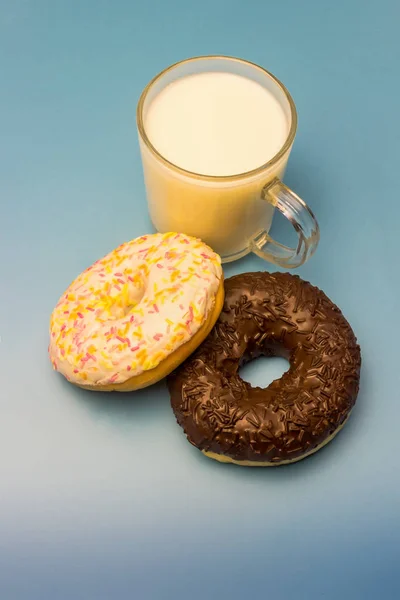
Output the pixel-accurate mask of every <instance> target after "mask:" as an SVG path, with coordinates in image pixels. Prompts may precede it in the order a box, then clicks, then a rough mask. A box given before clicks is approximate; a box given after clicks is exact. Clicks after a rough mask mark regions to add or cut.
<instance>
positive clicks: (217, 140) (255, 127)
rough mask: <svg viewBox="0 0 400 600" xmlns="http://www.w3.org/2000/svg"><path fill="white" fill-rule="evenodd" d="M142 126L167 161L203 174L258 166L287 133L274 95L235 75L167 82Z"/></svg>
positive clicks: (272, 154) (191, 76)
mask: <svg viewBox="0 0 400 600" xmlns="http://www.w3.org/2000/svg"><path fill="white" fill-rule="evenodd" d="M145 128H146V132H147V135H148V137H149V139H150V141H151V142H152V144H153V146H154V147H155V148H156V149H157V150H158V152H160V154H162V155H163V156H164V157H165V158H166V159H167V160H169V161H170V162H172V163H174V164H175V165H177V166H178V167H181V168H183V169H186V170H188V171H192V172H194V173H202V174H204V175H236V174H238V173H245V172H246V171H251V170H252V169H256V168H257V167H260V166H261V165H263V164H264V163H266V162H268V161H269V160H270V159H271V158H272V157H273V156H274V155H275V154H276V153H277V152H278V150H279V149H280V148H281V147H282V146H283V144H284V142H285V139H286V137H287V135H288V122H287V119H286V115H285V113H284V111H283V108H282V107H281V105H280V104H279V102H278V100H277V99H276V98H275V96H273V95H272V93H271V92H270V91H269V90H267V89H265V88H264V87H262V86H261V85H260V84H259V83H257V82H255V81H252V80H251V79H247V78H246V77H242V76H241V75H236V74H234V73H199V74H197V75H190V76H188V77H184V78H183V79H178V80H177V81H175V82H173V83H171V84H169V85H168V86H167V87H166V88H164V89H163V90H162V91H161V92H160V93H159V94H158V95H157V96H156V98H155V99H154V100H153V101H152V102H151V104H150V106H149V109H148V111H147V114H146V118H145Z"/></svg>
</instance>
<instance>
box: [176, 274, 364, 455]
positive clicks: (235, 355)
mask: <svg viewBox="0 0 400 600" xmlns="http://www.w3.org/2000/svg"><path fill="white" fill-rule="evenodd" d="M262 355H263V356H283V357H285V358H287V359H288V360H289V362H290V368H289V370H288V371H287V372H286V373H285V374H284V375H283V376H282V377H281V378H280V379H278V380H276V381H274V382H272V383H271V384H270V385H269V386H268V387H267V388H265V389H262V388H259V387H252V386H251V384H250V383H248V382H245V381H243V380H242V379H241V377H240V375H239V372H238V371H239V369H240V366H241V365H243V364H245V363H246V362H248V361H250V360H252V359H255V358H257V357H259V356H262ZM360 368H361V354H360V348H359V346H358V344H357V340H356V337H355V335H354V333H353V331H352V329H351V327H350V325H349V323H348V322H347V320H346V319H345V317H344V316H343V314H342V313H341V311H340V309H339V308H338V307H337V306H336V305H335V304H334V303H333V302H331V301H330V299H329V298H328V297H327V296H326V295H325V294H324V293H323V292H322V291H321V290H319V289H318V288H316V287H314V286H312V285H311V284H310V283H308V282H305V281H302V280H301V279H300V278H299V277H298V276H295V275H291V274H288V273H273V274H269V273H245V274H242V275H237V276H234V277H231V278H230V279H227V280H226V281H225V303H224V308H223V310H222V313H221V315H220V318H219V320H218V321H217V323H216V325H215V327H214V329H213V331H212V332H211V334H210V335H209V337H208V338H207V339H206V341H205V342H204V343H203V344H202V345H201V346H200V348H198V350H197V351H196V352H195V353H194V354H193V355H192V356H191V357H189V359H188V360H187V361H186V362H185V363H183V365H181V367H180V368H178V369H177V370H176V371H175V372H174V373H173V374H171V375H170V377H169V378H168V386H169V390H170V394H171V404H172V408H173V410H174V413H175V415H176V418H177V421H178V423H179V424H180V425H181V426H182V427H183V429H184V431H185V433H186V435H187V438H188V440H189V441H190V442H191V443H192V444H193V445H195V446H196V447H198V448H199V449H200V450H202V451H204V452H211V453H215V454H218V455H224V456H227V457H230V458H232V459H233V460H235V461H251V462H257V461H258V462H264V463H274V464H277V463H281V462H282V463H284V462H288V461H289V462H291V461H294V460H298V459H299V458H301V457H302V456H303V455H306V454H310V453H311V452H312V450H313V449H316V448H318V447H319V446H321V445H322V444H323V443H324V442H325V441H326V440H328V438H330V437H331V436H332V434H333V433H334V432H335V431H336V430H337V429H338V428H340V427H341V425H342V424H343V423H344V422H345V420H346V418H347V416H348V415H349V413H350V411H351V409H352V408H353V406H354V404H355V402H356V398H357V394H358V390H359V379H360Z"/></svg>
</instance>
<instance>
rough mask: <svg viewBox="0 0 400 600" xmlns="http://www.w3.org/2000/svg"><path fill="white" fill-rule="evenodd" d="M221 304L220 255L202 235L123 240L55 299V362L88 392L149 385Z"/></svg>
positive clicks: (199, 336)
mask: <svg viewBox="0 0 400 600" xmlns="http://www.w3.org/2000/svg"><path fill="white" fill-rule="evenodd" d="M222 301H223V274H222V268H221V260H220V257H219V256H218V255H217V254H215V253H214V252H213V251H212V250H211V249H210V248H209V247H208V246H206V245H205V244H204V243H203V242H201V241H200V240H198V239H195V238H192V237H189V236H187V235H183V234H179V233H166V234H154V235H145V236H142V237H139V238H137V239H135V240H132V241H130V242H127V243H124V244H121V245H120V246H119V247H118V248H116V249H115V250H113V251H112V252H110V253H109V254H107V255H106V256H105V257H104V258H102V259H100V260H98V261H96V262H95V263H94V264H93V265H92V266H91V267H89V268H88V269H86V270H85V271H84V272H83V273H81V275H79V277H77V279H75V281H74V282H73V283H72V284H71V285H70V286H69V288H68V289H67V290H66V292H65V293H64V294H63V295H62V296H61V298H60V300H59V301H58V303H57V305H56V307H55V309H54V311H53V313H52V315H51V319H50V345H49V355H50V358H51V361H52V364H53V367H54V369H55V370H57V371H59V372H60V373H61V374H62V375H64V376H65V377H66V378H67V379H68V380H69V381H71V382H72V383H74V384H77V385H80V386H82V387H89V388H91V389H102V388H104V389H107V390H108V389H121V391H128V390H131V389H137V388H138V387H144V386H145V385H149V384H150V383H153V382H154V381H156V380H158V379H160V378H161V377H163V376H165V375H166V374H167V373H168V372H170V371H171V370H172V369H173V368H175V367H176V366H177V364H179V363H180V362H182V361H183V360H184V359H185V358H186V357H187V356H188V354H189V353H191V352H192V351H193V350H194V349H195V348H196V347H197V346H198V345H199V344H200V343H201V341H202V340H203V339H204V338H205V337H206V335H207V334H208V332H209V331H210V329H211V328H212V326H213V325H214V323H215V321H216V319H217V318H218V316H219V313H220V311H221V307H222ZM194 342H195V343H194ZM163 363H164V364H163Z"/></svg>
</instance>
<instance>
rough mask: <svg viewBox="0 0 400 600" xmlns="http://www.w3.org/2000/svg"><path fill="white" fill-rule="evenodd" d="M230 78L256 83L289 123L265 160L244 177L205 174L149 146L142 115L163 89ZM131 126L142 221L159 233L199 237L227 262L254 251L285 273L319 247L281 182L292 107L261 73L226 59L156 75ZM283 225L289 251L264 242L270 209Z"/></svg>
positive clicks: (309, 219)
mask: <svg viewBox="0 0 400 600" xmlns="http://www.w3.org/2000/svg"><path fill="white" fill-rule="evenodd" d="M208 72H224V73H233V74H237V75H241V76H244V77H246V78H248V79H251V80H253V81H256V82H257V83H258V84H261V85H262V86H263V87H264V88H266V89H267V90H268V91H269V92H270V93H272V94H273V95H274V97H275V98H276V99H277V100H278V102H279V103H280V105H281V107H282V108H283V110H284V112H285V115H286V117H287V119H288V122H289V133H288V136H287V139H286V141H285V143H284V144H283V146H282V147H281V149H280V150H279V151H278V152H277V154H275V156H273V158H272V159H271V160H269V161H268V162H267V163H265V164H263V165H262V166H260V167H258V168H256V169H253V170H251V171H248V172H246V173H241V174H237V175H236V174H235V175H221V176H219V175H206V174H199V173H194V172H190V171H187V170H185V169H183V168H181V167H180V166H179V165H176V164H173V163H171V162H170V161H169V160H167V159H166V158H165V157H164V156H162V155H161V154H160V153H159V152H158V151H157V149H156V148H155V147H154V146H153V145H152V143H151V141H150V139H149V137H148V135H147V133H146V126H145V122H146V111H147V109H148V107H149V106H150V104H151V102H152V100H153V99H154V98H155V97H156V96H157V94H159V93H160V92H161V91H162V90H163V89H164V88H165V87H166V86H167V85H168V84H170V83H172V82H174V81H176V80H177V79H179V78H184V77H187V76H188V75H193V74H198V73H208ZM137 127H138V135H139V145H140V151H141V156H142V163H143V173H144V180H145V186H146V193H147V200H148V207H149V214H150V218H151V221H152V223H153V225H154V227H155V229H156V230H157V231H158V232H160V233H166V232H168V231H177V232H181V233H185V234H187V235H191V236H194V237H198V238H200V239H202V240H203V241H204V242H205V243H207V244H208V245H209V246H210V247H211V248H212V249H213V250H214V251H215V252H217V253H218V254H219V255H220V256H221V259H222V262H224V263H227V262H231V261H234V260H236V259H239V258H241V257H243V256H245V255H246V254H248V253H249V252H254V253H255V254H257V255H258V256H260V257H262V258H263V259H265V260H267V261H269V262H271V263H275V264H277V265H279V266H281V267H285V268H295V267H298V266H300V265H302V264H303V263H304V262H305V261H306V260H308V258H309V257H310V256H311V255H312V254H313V253H314V251H315V249H316V247H317V245H318V241H319V227H318V223H317V221H316V219H315V217H314V215H313V213H312V211H311V210H310V208H309V207H308V206H307V205H306V204H305V202H304V201H303V200H302V199H301V198H299V196H297V195H296V194H295V193H294V192H292V190H290V189H289V188H288V187H287V186H286V185H285V184H284V183H282V177H283V175H284V172H285V168H286V165H287V161H288V158H289V154H290V151H291V149H292V145H293V141H294V138H295V134H296V128H297V114H296V108H295V105H294V102H293V100H292V98H291V96H290V94H289V92H288V91H287V90H286V88H285V87H284V85H283V84H282V83H281V82H280V81H279V80H278V79H277V78H276V77H275V76H274V75H272V74H271V73H269V72H268V71H266V70H265V69H263V68H261V67H259V66H258V65H255V64H253V63H250V62H248V61H245V60H242V59H238V58H232V57H227V56H204V57H195V58H190V59H187V60H183V61H181V62H178V63H176V64H174V65H172V66H170V67H168V68H167V69H165V70H164V71H162V72H161V73H159V74H158V75H157V76H156V77H154V79H152V80H151V81H150V83H149V84H148V85H147V86H146V87H145V89H144V90H143V92H142V94H141V97H140V99H139V102H138V106H137ZM275 209H278V210H279V211H281V213H283V215H284V216H285V217H286V218H287V219H289V221H290V222H291V224H292V225H293V227H294V229H295V231H296V233H297V235H298V244H297V247H296V248H289V247H287V246H284V245H283V244H280V243H278V242H276V241H275V240H273V239H272V238H271V237H270V236H269V233H268V232H269V229H270V226H271V222H272V217H273V213H274V210H275Z"/></svg>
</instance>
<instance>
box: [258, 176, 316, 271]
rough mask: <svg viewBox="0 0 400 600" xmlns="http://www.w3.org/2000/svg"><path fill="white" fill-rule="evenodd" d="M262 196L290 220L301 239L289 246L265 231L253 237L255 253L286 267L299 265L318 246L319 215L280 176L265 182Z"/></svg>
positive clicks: (290, 267) (291, 267) (292, 267)
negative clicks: (317, 217)
mask: <svg viewBox="0 0 400 600" xmlns="http://www.w3.org/2000/svg"><path fill="white" fill-rule="evenodd" d="M262 196H263V199H264V200H265V201H266V202H269V203H270V204H272V205H273V206H275V207H276V208H277V209H278V210H280V211H281V213H282V214H283V215H284V216H285V217H286V218H287V219H289V221H290V222H291V224H292V225H293V227H294V228H295V230H296V232H297V234H298V236H299V242H298V244H297V248H289V247H288V246H284V245H283V244H280V243H279V242H276V241H275V240H273V239H272V238H271V237H270V236H269V235H268V233H267V232H265V231H264V232H262V233H260V234H259V235H258V236H257V237H256V238H254V239H253V240H252V246H251V250H252V252H254V254H257V255H258V256H260V257H261V258H263V259H264V260H267V261H269V262H271V263H275V264H276V265H279V266H281V267H285V268H286V269H294V268H296V267H300V265H302V264H303V263H305V262H306V260H308V259H309V258H310V256H312V255H313V254H314V252H315V250H316V248H317V246H318V242H319V227H318V223H317V220H316V218H315V217H314V215H313V213H312V211H311V209H310V208H309V207H308V206H307V204H306V203H305V202H304V201H303V200H302V199H301V198H299V196H297V194H295V193H294V192H292V190H291V189H289V188H288V187H287V186H286V185H285V184H284V183H282V182H281V181H280V180H279V179H274V180H273V181H271V182H270V183H269V184H268V185H266V186H265V187H264V188H263V191H262Z"/></svg>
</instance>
